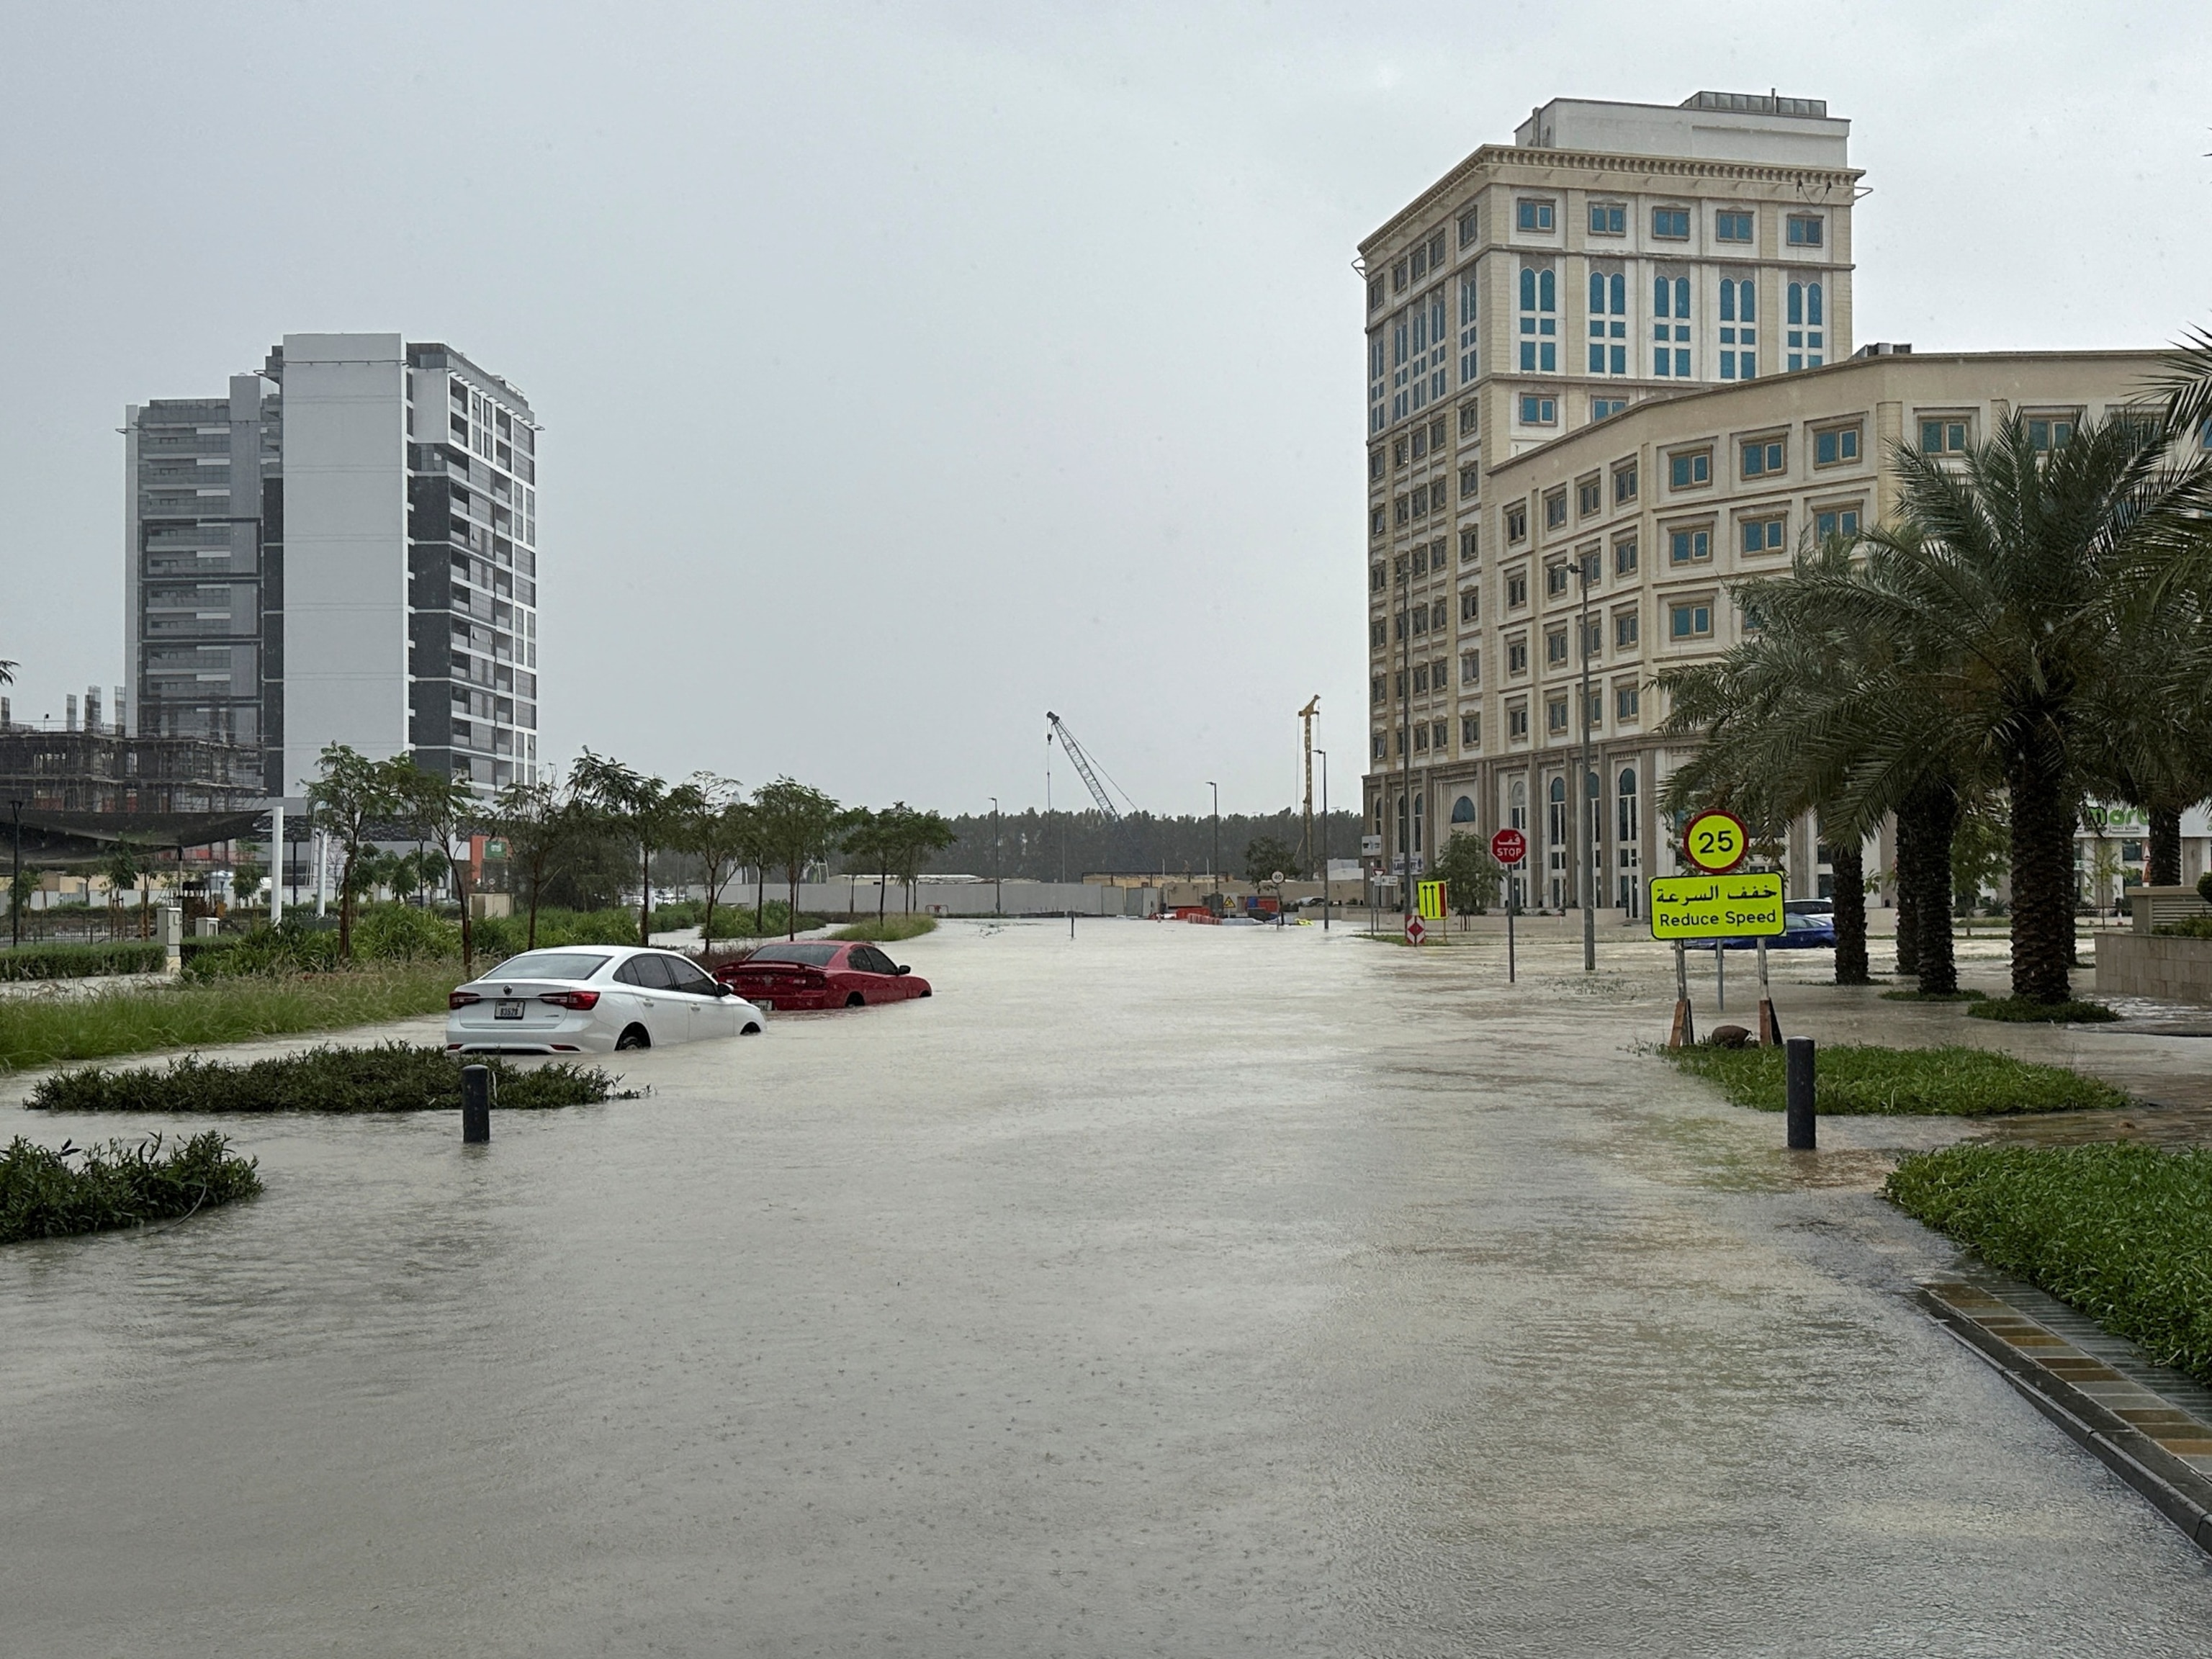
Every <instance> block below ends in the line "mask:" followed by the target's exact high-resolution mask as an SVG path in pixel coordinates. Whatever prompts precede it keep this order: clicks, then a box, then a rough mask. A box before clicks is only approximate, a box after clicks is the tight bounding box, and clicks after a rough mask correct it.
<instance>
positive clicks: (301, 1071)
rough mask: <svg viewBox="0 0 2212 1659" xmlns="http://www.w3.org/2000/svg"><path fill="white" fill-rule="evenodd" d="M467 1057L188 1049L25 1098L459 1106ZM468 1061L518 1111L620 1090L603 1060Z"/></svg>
mask: <svg viewBox="0 0 2212 1659" xmlns="http://www.w3.org/2000/svg"><path fill="white" fill-rule="evenodd" d="M463 1063H464V1062H463V1061H462V1060H461V1059H460V1057H459V1056H458V1055H454V1054H447V1052H446V1051H445V1050H444V1049H443V1048H432V1047H430V1046H429V1045H428V1044H427V1043H413V1042H383V1043H379V1044H378V1045H377V1046H376V1047H374V1048H310V1049H308V1050H307V1052H306V1053H305V1054H283V1055H280V1056H278V1057H277V1058H276V1059H274V1060H254V1061H252V1062H251V1063H250V1064H247V1065H244V1066H240V1065H238V1064H235V1063H234V1062H232V1061H229V1060H202V1059H200V1058H199V1057H198V1056H197V1055H189V1056H187V1057H186V1058H185V1059H183V1060H172V1061H171V1062H170V1063H169V1064H168V1065H167V1066H134V1067H132V1068H131V1069H130V1070H128V1071H119V1072H118V1071H106V1070H103V1069H102V1068H100V1067H99V1066H87V1067H85V1068H84V1069H82V1070H81V1071H75V1072H57V1073H54V1074H53V1075H52V1077H49V1078H46V1079H43V1080H42V1081H41V1082H40V1084H39V1086H38V1087H37V1088H35V1089H33V1091H31V1097H30V1098H29V1099H28V1100H27V1101H25V1102H24V1105H26V1106H27V1107H28V1108H30V1109H32V1110H33V1111H50V1112H437V1111H447V1112H458V1111H459V1110H460V1109H461V1066H462V1065H463ZM466 1063H468V1064H470V1065H488V1066H490V1067H491V1072H492V1077H493V1079H494V1084H493V1090H494V1093H493V1097H492V1103H493V1104H494V1105H495V1106H501V1107H505V1108H507V1109H510V1110H513V1109H518V1108H519V1109H526V1110H527V1109H538V1108H544V1107H550V1106H586V1105H592V1104H595V1103H598V1102H599V1101H602V1100H605V1099H607V1098H609V1097H611V1096H612V1095H613V1094H614V1092H615V1079H614V1078H613V1077H612V1076H611V1075H610V1074H609V1073H606V1072H604V1071H602V1070H600V1069H599V1067H598V1066H574V1065H569V1064H567V1063H566V1062H563V1061H559V1060H556V1061H553V1062H551V1063H550V1064H548V1065H544V1066H533V1067H532V1068H530V1069H528V1070H524V1069H523V1068H521V1067H520V1066H513V1065H510V1064H509V1063H508V1062H507V1061H505V1060H499V1059H496V1058H493V1057H490V1056H483V1057H477V1056H471V1057H470V1059H469V1060H468V1061H467V1062H466Z"/></svg>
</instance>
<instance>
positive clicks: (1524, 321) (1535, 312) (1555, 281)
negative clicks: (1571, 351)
mask: <svg viewBox="0 0 2212 1659" xmlns="http://www.w3.org/2000/svg"><path fill="white" fill-rule="evenodd" d="M1521 372H1522V374H1558V373H1559V275H1558V273H1557V272H1555V271H1554V270H1553V269H1552V268H1551V267H1550V266H1549V265H1545V266H1542V267H1541V268H1539V267H1537V266H1535V265H1523V266H1522V267H1521Z"/></svg>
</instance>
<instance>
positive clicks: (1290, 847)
mask: <svg viewBox="0 0 2212 1659" xmlns="http://www.w3.org/2000/svg"><path fill="white" fill-rule="evenodd" d="M948 822H949V823H950V824H951V829H952V834H953V840H952V842H951V844H950V845H949V846H948V847H947V848H945V850H944V851H943V852H942V853H940V854H935V855H933V857H932V859H931V860H930V863H929V864H928V865H927V866H924V867H925V868H930V869H942V870H957V871H958V872H961V873H962V874H963V875H974V876H981V877H983V878H985V879H988V878H990V877H991V876H992V875H994V873H995V874H998V875H1001V876H1004V877H1006V878H1007V879H1009V880H1024V881H1060V880H1061V879H1063V878H1064V879H1066V880H1068V881H1080V880H1082V879H1083V878H1084V877H1085V876H1086V875H1095V874H1100V873H1112V874H1115V875H1163V874H1164V875H1166V876H1168V877H1170V878H1176V879H1199V878H1203V877H1204V876H1205V875H1206V872H1208V871H1209V870H1213V869H1214V868H1215V865H1214V842H1215V835H1214V820H1213V817H1212V815H1211V814H1209V813H1205V812H1192V813H1185V814H1182V815H1180V816H1177V817H1163V816H1160V815H1158V814H1155V813H1152V812H1130V813H1127V814H1126V815H1124V816H1123V817H1121V818H1119V819H1112V818H1109V817H1107V816H1106V815H1105V814H1104V813H1103V812H1101V811H1096V810H1092V811H1085V812H1040V811H1036V809H1035V808H1031V809H1030V810H1028V811H1021V812H1008V813H1006V814H1004V815H1002V816H1001V817H999V818H998V819H996V820H995V821H994V818H993V817H992V815H991V814H990V813H988V812H963V813H961V814H959V815H958V816H957V817H953V818H951V819H949V820H948ZM1360 828H1361V825H1360V817H1359V814H1358V812H1356V811H1340V812H1331V813H1329V814H1328V819H1327V822H1326V823H1324V822H1323V819H1322V814H1320V813H1318V812H1316V813H1315V814H1314V843H1315V844H1314V849H1313V855H1312V856H1311V857H1310V858H1308V859H1304V860H1302V859H1300V858H1299V856H1298V851H1297V849H1298V848H1299V847H1300V845H1301V843H1302V842H1304V838H1305V818H1304V815H1303V814H1302V813H1300V812H1298V811H1294V810H1290V809H1285V811H1280V812H1267V813H1250V812H1225V813H1223V814H1222V815H1221V820H1220V836H1219V840H1220V848H1221V856H1220V866H1219V871H1218V873H1220V874H1223V875H1231V874H1235V873H1237V872H1244V871H1247V870H1248V869H1250V868H1258V867H1260V866H1261V864H1264V865H1265V866H1266V868H1265V869H1264V870H1263V871H1262V877H1263V878H1264V877H1266V876H1267V875H1270V874H1272V873H1273V872H1274V871H1276V870H1280V871H1282V872H1284V873H1285V875H1287V876H1291V877H1292V878H1297V879H1300V880H1304V879H1309V878H1312V879H1318V878H1319V876H1320V869H1319V864H1320V859H1321V849H1322V847H1323V846H1324V845H1325V846H1326V847H1327V848H1328V854H1329V856H1330V857H1332V858H1339V859H1348V858H1356V857H1357V856H1358V853H1359V836H1360ZM1263 841H1264V842H1266V843H1267V847H1266V849H1265V850H1264V853H1263V854H1262V856H1261V857H1260V858H1259V859H1258V860H1256V861H1255V860H1254V859H1253V858H1252V857H1251V856H1249V854H1250V853H1251V851H1252V849H1253V848H1254V846H1255V843H1257V842H1263Z"/></svg>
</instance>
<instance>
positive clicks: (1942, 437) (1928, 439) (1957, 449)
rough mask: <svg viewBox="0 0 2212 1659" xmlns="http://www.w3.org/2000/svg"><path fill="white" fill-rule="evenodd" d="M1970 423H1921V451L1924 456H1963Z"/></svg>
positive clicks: (1949, 421)
mask: <svg viewBox="0 0 2212 1659" xmlns="http://www.w3.org/2000/svg"><path fill="white" fill-rule="evenodd" d="M1971 425H1972V422H1968V421H1954V420H1938V421H1926V420H1923V422H1920V450H1921V453H1923V454H1924V455H1963V454H1964V453H1966V438H1967V428H1968V427H1969V426H1971Z"/></svg>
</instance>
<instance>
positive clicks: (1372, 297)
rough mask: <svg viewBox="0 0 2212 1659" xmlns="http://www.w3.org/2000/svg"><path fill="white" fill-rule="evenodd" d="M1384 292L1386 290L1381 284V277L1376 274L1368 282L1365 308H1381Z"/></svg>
mask: <svg viewBox="0 0 2212 1659" xmlns="http://www.w3.org/2000/svg"><path fill="white" fill-rule="evenodd" d="M1386 292H1387V290H1386V289H1384V288H1383V279H1382V278H1381V277H1380V276H1377V277H1376V279H1375V280H1374V281H1373V282H1371V283H1368V285H1367V308H1368V309H1369V310H1370V311H1379V310H1381V309H1382V308H1383V296H1384V294H1385V293H1386Z"/></svg>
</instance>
